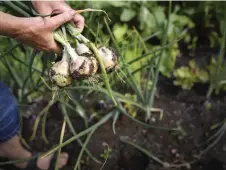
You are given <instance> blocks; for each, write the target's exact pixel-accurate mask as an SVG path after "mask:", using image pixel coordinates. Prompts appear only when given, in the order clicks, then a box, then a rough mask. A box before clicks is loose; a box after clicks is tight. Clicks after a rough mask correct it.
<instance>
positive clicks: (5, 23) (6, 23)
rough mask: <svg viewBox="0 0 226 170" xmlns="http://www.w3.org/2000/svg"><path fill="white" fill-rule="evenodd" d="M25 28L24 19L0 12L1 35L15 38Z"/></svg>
mask: <svg viewBox="0 0 226 170" xmlns="http://www.w3.org/2000/svg"><path fill="white" fill-rule="evenodd" d="M23 26H24V22H23V19H22V18H19V17H15V16H12V15H10V14H6V13H4V12H1V11H0V35H5V36H9V37H14V36H15V35H16V34H17V33H18V32H19V31H20V30H21V29H22V28H23Z"/></svg>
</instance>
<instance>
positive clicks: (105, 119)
mask: <svg viewBox="0 0 226 170" xmlns="http://www.w3.org/2000/svg"><path fill="white" fill-rule="evenodd" d="M111 117H112V112H110V113H109V114H107V115H106V116H104V117H103V118H102V119H101V120H100V121H99V122H97V123H96V124H94V125H93V126H91V127H90V128H88V129H86V130H84V131H82V132H80V133H79V134H77V135H76V136H73V137H71V138H70V139H68V140H66V141H65V142H64V143H62V144H61V145H58V146H57V147H55V148H53V149H52V150H50V151H48V152H47V153H45V154H44V155H42V158H43V157H46V156H49V155H51V154H52V153H54V152H56V151H57V150H58V149H60V148H62V147H64V146H66V145H68V144H70V143H71V142H73V141H74V140H76V139H78V138H80V137H82V136H84V135H85V134H87V133H89V132H90V131H92V130H93V129H95V128H97V127H99V126H101V125H102V124H104V123H105V122H106V121H108V120H109V119H110V118H111Z"/></svg>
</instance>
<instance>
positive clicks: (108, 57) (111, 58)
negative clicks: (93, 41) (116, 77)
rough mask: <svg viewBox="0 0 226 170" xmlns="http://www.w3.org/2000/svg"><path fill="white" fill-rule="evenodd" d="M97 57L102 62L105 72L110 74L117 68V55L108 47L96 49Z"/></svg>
mask: <svg viewBox="0 0 226 170" xmlns="http://www.w3.org/2000/svg"><path fill="white" fill-rule="evenodd" d="M98 51H99V55H100V57H101V58H102V60H103V63H104V67H105V69H106V71H107V72H112V71H114V69H115V67H116V66H117V60H118V59H117V55H116V53H115V52H114V50H113V49H111V48H109V47H105V46H103V47H100V48H99V49H98Z"/></svg>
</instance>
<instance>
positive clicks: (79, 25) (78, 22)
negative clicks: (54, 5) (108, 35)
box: [73, 14, 85, 32]
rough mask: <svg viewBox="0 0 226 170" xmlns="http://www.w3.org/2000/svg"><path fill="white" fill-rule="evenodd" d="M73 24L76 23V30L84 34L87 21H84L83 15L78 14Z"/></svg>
mask: <svg viewBox="0 0 226 170" xmlns="http://www.w3.org/2000/svg"><path fill="white" fill-rule="evenodd" d="M73 22H74V24H75V26H76V28H78V29H79V31H80V32H82V31H83V29H84V26H85V19H84V17H83V16H82V15H80V14H76V15H75V16H74V18H73Z"/></svg>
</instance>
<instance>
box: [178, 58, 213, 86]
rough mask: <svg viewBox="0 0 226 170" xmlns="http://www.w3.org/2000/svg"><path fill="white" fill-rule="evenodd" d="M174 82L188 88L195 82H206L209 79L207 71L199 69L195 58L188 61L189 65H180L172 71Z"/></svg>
mask: <svg viewBox="0 0 226 170" xmlns="http://www.w3.org/2000/svg"><path fill="white" fill-rule="evenodd" d="M174 77H175V80H174V84H175V85H176V86H181V87H182V88H183V89H186V90H190V89H191V88H192V87H193V86H194V84H195V83H206V82H208V80H209V75H208V72H207V71H206V70H205V69H200V68H199V67H198V66H197V64H196V62H195V60H190V61H189V66H188V67H186V66H182V67H180V68H178V69H176V70H175V71H174Z"/></svg>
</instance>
